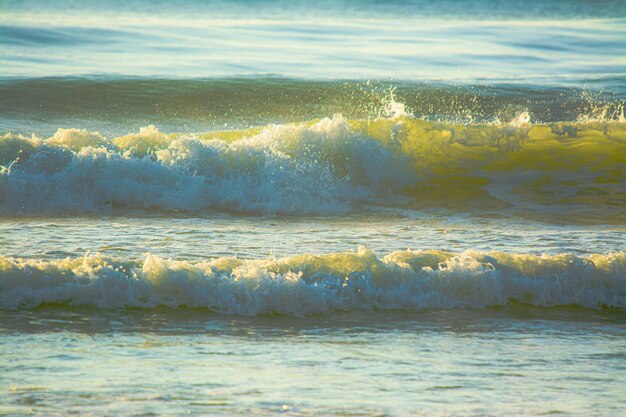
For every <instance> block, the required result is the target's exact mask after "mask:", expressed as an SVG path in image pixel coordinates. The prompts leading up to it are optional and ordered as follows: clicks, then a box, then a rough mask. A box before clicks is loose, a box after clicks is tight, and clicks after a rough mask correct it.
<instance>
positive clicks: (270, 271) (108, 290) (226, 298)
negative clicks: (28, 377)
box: [0, 247, 626, 316]
mask: <svg viewBox="0 0 626 417" xmlns="http://www.w3.org/2000/svg"><path fill="white" fill-rule="evenodd" d="M511 303H519V304H524V305H529V306H541V307H555V306H577V307H580V308H591V309H602V308H613V309H624V308H626V257H625V255H624V253H621V252H616V253H610V254H591V255H589V256H587V257H583V256H575V255H571V254H560V255H547V254H543V255H533V254H507V253H502V252H484V253H481V252H476V251H466V252H463V253H453V252H446V251H439V250H406V251H398V252H392V253H390V254H388V255H387V256H384V257H378V256H377V255H376V254H375V253H374V252H372V251H370V250H368V249H366V248H364V247H359V248H358V250H356V251H350V252H339V253H332V254H320V255H317V254H304V255H298V256H293V257H287V258H267V259H239V258H236V257H227V258H213V259H210V260H197V261H177V260H173V259H164V258H161V257H159V256H155V255H152V254H148V255H146V256H145V258H143V259H119V258H111V257H106V256H102V255H99V254H86V255H85V256H84V257H82V258H75V259H71V258H66V259H61V260H44V259H16V258H5V257H0V307H1V308H2V309H16V308H33V307H37V306H42V305H48V304H55V305H65V306H68V307H71V306H91V307H97V308H148V309H152V308H158V307H166V308H180V307H191V308H203V309H207V310H210V311H213V312H217V313H223V314H238V315H259V314H285V315H292V316H305V315H310V314H322V313H323V314H330V313H334V312H338V311H350V310H372V309H374V310H383V311H385V310H389V311H391V310H409V311H413V310H422V309H457V308H491V307H497V306H504V305H508V304H511Z"/></svg>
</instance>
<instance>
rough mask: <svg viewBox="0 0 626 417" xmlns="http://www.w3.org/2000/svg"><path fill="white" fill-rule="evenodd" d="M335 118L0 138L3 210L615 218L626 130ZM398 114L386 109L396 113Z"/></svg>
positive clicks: (403, 117)
mask: <svg viewBox="0 0 626 417" xmlns="http://www.w3.org/2000/svg"><path fill="white" fill-rule="evenodd" d="M392 104H393V105H392V106H391V107H389V108H388V109H387V112H388V114H387V116H386V117H379V118H376V119H349V118H345V117H343V116H340V115H337V116H334V117H332V118H323V119H317V120H311V121H308V122H298V123H288V124H281V125H266V126H259V127H253V128H248V129H233V130H222V131H209V132H204V133H197V134H189V133H164V132H161V131H159V130H158V129H157V128H155V127H154V126H148V127H145V128H141V129H140V130H139V132H138V133H131V134H128V135H123V136H117V137H105V136H104V135H102V134H100V133H98V132H94V131H88V130H85V129H76V128H69V129H62V128H60V129H58V130H57V132H56V133H55V134H54V135H52V136H51V137H48V138H42V137H39V136H36V135H34V134H33V135H31V136H25V135H21V134H11V133H9V134H6V135H4V136H1V137H0V213H2V214H3V215H5V216H32V215H59V214H62V213H63V214H65V215H80V214H107V213H124V212H161V213H189V214H199V213H203V212H207V211H210V210H228V211H235V212H242V213H268V214H272V213H273V214H307V213H309V214H316V213H317V214H320V213H321V214H332V213H345V212H351V211H358V210H364V209H366V208H367V207H371V206H383V207H395V208H428V207H447V208H453V209H458V210H461V211H464V210H473V209H486V210H505V209H513V210H517V211H520V212H538V213H540V212H550V211H563V210H564V208H567V210H572V211H573V212H576V211H578V212H580V213H583V212H584V213H588V214H589V216H590V217H594V216H595V217H596V218H598V219H605V220H607V221H616V222H619V221H622V220H623V219H624V214H623V212H622V210H621V209H620V208H623V207H624V206H625V205H626V193H625V192H624V190H626V182H625V181H626V124H625V123H624V120H623V115H622V116H620V117H621V118H619V117H618V118H617V119H602V118H597V119H595V120H594V119H589V118H588V119H584V120H583V119H581V120H579V121H574V122H556V123H531V122H530V120H529V115H528V113H524V112H523V113H521V114H520V115H518V116H517V117H516V118H514V119H512V120H510V121H508V122H499V121H498V122H492V123H473V124H468V123H465V124H459V123H450V122H435V121H428V120H424V119H419V118H415V117H413V116H412V115H411V114H410V113H407V112H406V111H405V109H404V107H403V106H402V105H401V104H399V103H395V102H393V103H392ZM394 106H395V107H394Z"/></svg>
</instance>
